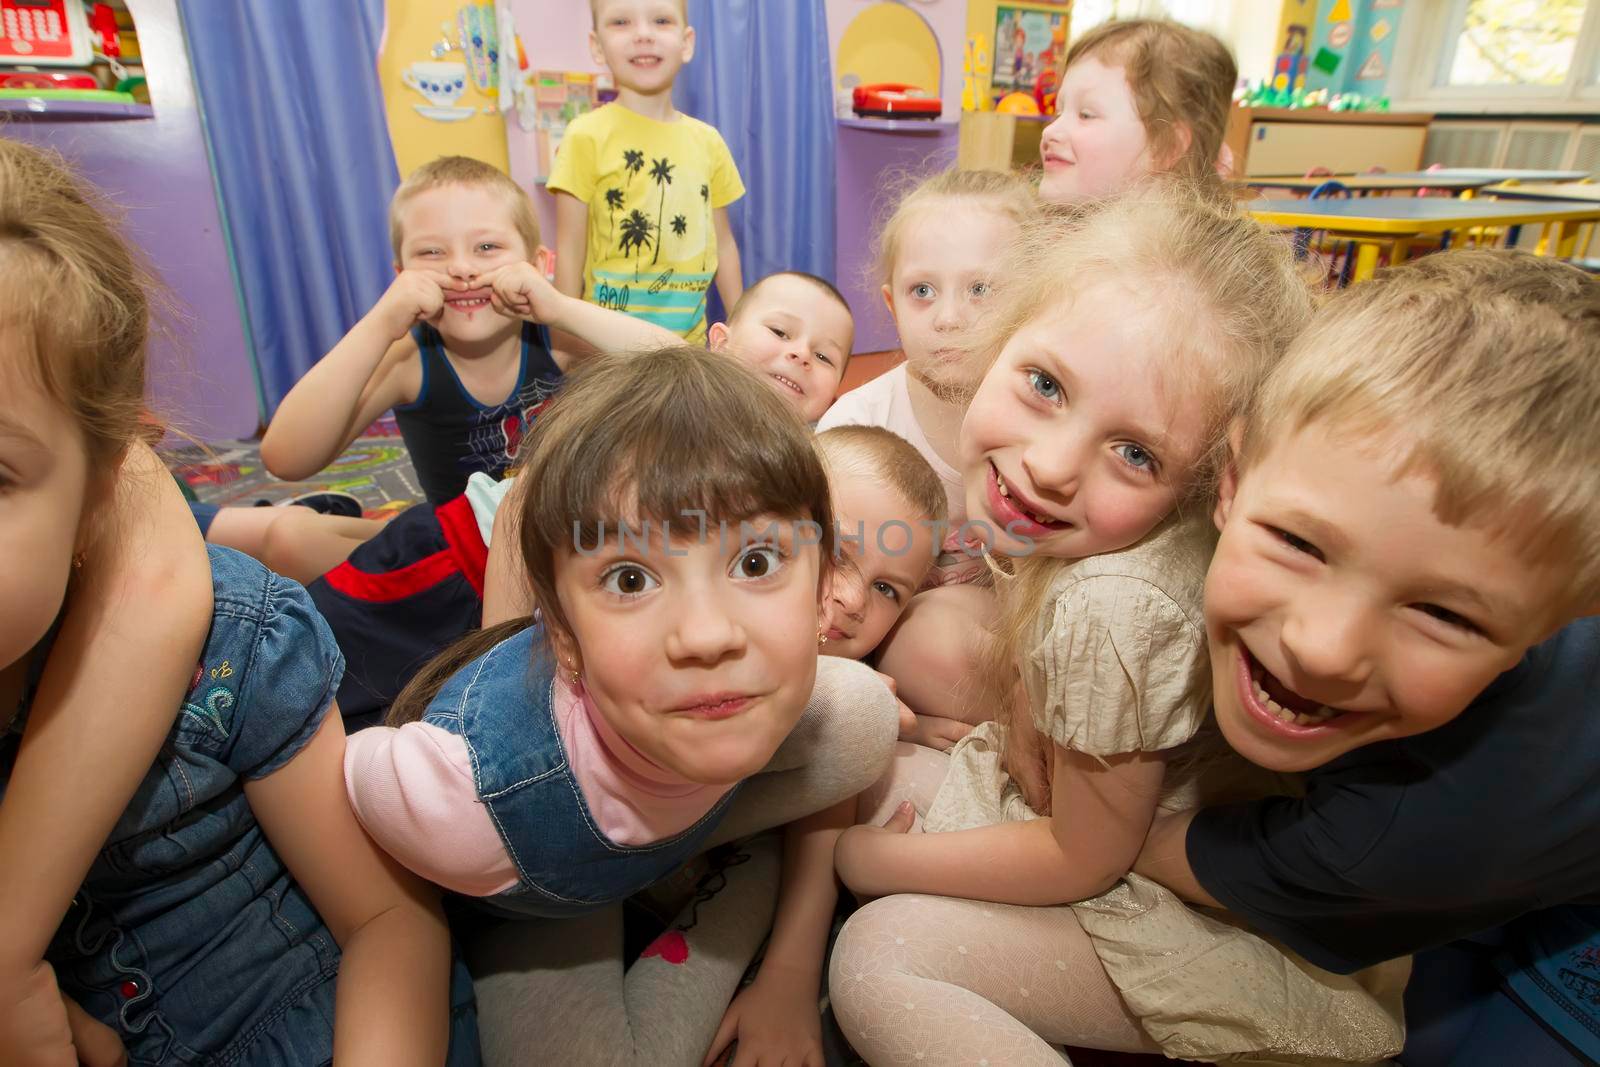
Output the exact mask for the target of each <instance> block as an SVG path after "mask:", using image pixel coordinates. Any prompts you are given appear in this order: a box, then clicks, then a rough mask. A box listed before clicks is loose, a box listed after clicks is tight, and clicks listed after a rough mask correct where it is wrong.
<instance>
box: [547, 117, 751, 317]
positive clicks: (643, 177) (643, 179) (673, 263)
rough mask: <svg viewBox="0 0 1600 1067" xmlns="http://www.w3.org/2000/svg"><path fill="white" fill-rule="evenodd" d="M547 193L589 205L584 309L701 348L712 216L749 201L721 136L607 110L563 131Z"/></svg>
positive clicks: (711, 266)
mask: <svg viewBox="0 0 1600 1067" xmlns="http://www.w3.org/2000/svg"><path fill="white" fill-rule="evenodd" d="M548 188H549V189H550V191H551V192H558V191H559V192H563V193H569V194H571V195H572V196H575V197H577V198H578V199H579V200H582V201H583V202H584V203H586V204H588V205H589V235H588V236H589V244H588V258H587V259H586V260H585V261H584V268H583V296H584V299H585V300H588V301H589V302H590V303H594V304H599V305H600V306H601V307H607V308H611V309H613V310H616V311H625V312H627V313H628V314H630V315H637V316H638V317H639V318H642V319H647V320H649V321H650V322H653V323H655V324H657V325H658V326H664V327H666V328H667V329H669V330H671V331H672V332H674V333H676V334H679V335H681V336H682V337H683V338H684V339H685V340H687V341H690V342H695V343H698V342H700V341H702V340H704V339H705V336H706V290H707V289H708V288H710V286H711V281H712V279H713V278H714V277H715V276H716V273H717V237H716V231H715V230H714V228H713V227H712V221H711V214H712V212H713V211H714V210H716V209H717V208H721V207H727V206H728V205H729V204H731V203H733V202H734V201H735V200H737V199H739V198H740V197H741V196H743V195H744V182H743V181H741V180H740V179H739V168H738V167H736V166H735V165H734V162H733V156H732V154H731V153H729V151H728V146H727V145H726V144H725V143H723V140H722V135H721V134H719V133H718V132H717V131H716V129H715V127H712V126H708V125H707V124H706V123H704V122H701V121H700V120H698V119H692V118H690V117H689V116H687V115H680V116H678V118H677V119H676V120H674V121H672V122H658V121H657V120H655V119H652V118H646V117H645V116H644V115H641V114H639V113H638V112H636V111H630V110H628V109H627V108H625V107H623V106H622V105H621V104H607V105H606V106H604V107H602V108H598V109H597V110H594V111H591V112H589V113H588V114H587V115H582V116H580V117H579V118H578V119H576V120H575V121H574V122H573V123H572V125H570V126H568V127H567V132H566V135H565V136H563V137H562V138H561V147H560V148H559V149H558V150H557V151H556V159H555V164H554V166H553V167H552V168H551V173H550V181H549V184H548Z"/></svg>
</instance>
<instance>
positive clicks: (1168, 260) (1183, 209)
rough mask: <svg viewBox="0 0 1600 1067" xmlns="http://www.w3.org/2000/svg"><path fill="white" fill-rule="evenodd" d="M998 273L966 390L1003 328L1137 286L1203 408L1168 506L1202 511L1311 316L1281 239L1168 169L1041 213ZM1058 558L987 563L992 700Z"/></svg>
mask: <svg viewBox="0 0 1600 1067" xmlns="http://www.w3.org/2000/svg"><path fill="white" fill-rule="evenodd" d="M1004 273H1005V276H1006V277H1007V278H1009V279H1010V281H1009V282H1008V284H1007V286H1006V287H1005V288H1004V289H1002V290H1000V292H999V294H998V299H997V300H996V304H995V306H994V307H993V308H992V309H991V311H990V314H989V315H988V316H987V317H986V318H985V320H984V321H983V323H981V324H980V332H979V333H978V334H977V335H976V336H975V339H974V345H973V348H972V354H971V356H970V362H969V367H968V371H969V374H970V376H971V378H970V382H969V384H968V388H969V389H975V388H976V386H977V384H978V382H979V381H980V380H981V378H982V376H983V374H984V373H986V372H987V371H988V369H989V368H990V367H992V366H993V365H994V363H995V361H996V359H997V358H998V357H999V355H1000V351H1001V349H1003V348H1004V347H1005V345H1006V344H1007V342H1009V341H1010V339H1011V337H1012V335H1014V334H1015V333H1016V332H1017V331H1018V330H1020V329H1022V328H1023V327H1024V326H1026V325H1027V324H1028V323H1030V322H1032V321H1033V320H1034V319H1036V318H1038V317H1039V316H1040V315H1041V314H1045V313H1052V312H1058V311H1060V310H1062V309H1064V308H1066V309H1070V307H1071V304H1072V301H1073V299H1074V298H1075V297H1076V295H1077V294H1078V293H1080V292H1082V291H1083V290H1085V289H1087V288H1089V287H1091V286H1094V285H1097V284H1101V283H1104V282H1107V281H1110V282H1112V283H1116V284H1119V285H1121V286H1122V287H1123V289H1124V290H1125V291H1128V292H1132V293H1136V294H1138V295H1137V298H1136V299H1137V300H1138V307H1137V310H1138V312H1139V313H1140V314H1141V316H1142V317H1144V318H1145V319H1146V320H1147V322H1148V324H1149V327H1150V329H1151V330H1152V331H1156V332H1158V334H1159V336H1160V338H1161V339H1162V344H1161V347H1162V350H1163V351H1164V352H1165V354H1166V356H1167V363H1168V367H1169V368H1170V369H1169V373H1171V374H1173V375H1176V376H1178V378H1179V381H1180V382H1181V383H1182V388H1181V390H1178V389H1175V390H1174V392H1175V393H1176V395H1179V396H1182V397H1183V402H1184V403H1186V404H1197V405H1201V406H1202V407H1203V408H1204V410H1205V413H1206V415H1207V420H1206V421H1207V426H1208V437H1209V439H1208V441H1207V447H1206V448H1205V449H1204V450H1203V451H1202V453H1201V456H1200V459H1199V460H1198V461H1197V463H1196V465H1195V467H1194V469H1193V470H1192V471H1190V472H1188V477H1187V478H1186V480H1185V481H1184V482H1182V483H1179V484H1175V485H1174V486H1173V488H1174V491H1175V492H1176V494H1177V504H1178V506H1179V507H1180V508H1185V509H1192V510H1193V512H1194V513H1195V514H1204V513H1205V512H1206V511H1208V510H1209V506H1208V505H1209V501H1210V497H1211V495H1212V493H1213V492H1214V491H1215V487H1216V484H1217V480H1218V479H1217V476H1218V474H1219V473H1220V470H1221V465H1222V462H1224V461H1225V458H1226V430H1227V425H1228V422H1229V420H1230V419H1231V418H1232V417H1233V416H1234V415H1235V414H1236V413H1237V412H1239V411H1240V410H1242V409H1243V408H1244V406H1245V405H1246V404H1247V403H1248V401H1249V397H1250V395H1251V394H1252V393H1253V392H1254V390H1255V388H1256V386H1257V384H1258V383H1259V382H1260V381H1261V379H1262V378H1263V377H1264V376H1265V375H1266V373H1267V372H1268V371H1269V370H1270V369H1271V368H1272V366H1273V365H1274V364H1275V363H1276V362H1277V361H1278V360H1279V358H1281V356H1282V354H1283V352H1284V351H1285V349H1286V348H1287V347H1288V345H1289V343H1290V342H1291V341H1292V340H1293V339H1294V338H1295V336H1296V335H1298V334H1299V332H1300V330H1301V329H1302V328H1303V327H1304V325H1305V323H1306V321H1307V319H1308V318H1309V316H1310V313H1311V293H1310V290H1309V288H1308V286H1307V285H1306V283H1305V282H1304V281H1303V280H1302V279H1301V277H1300V276H1299V274H1298V273H1297V272H1296V269H1295V265H1294V256H1293V252H1292V250H1291V248H1290V246H1289V243H1288V241H1287V240H1285V239H1284V238H1282V237H1281V236H1279V235H1277V234H1274V233H1271V232H1269V231H1267V230H1266V229H1264V228H1263V227H1261V226H1260V225H1258V224H1257V223H1255V222H1254V221H1252V220H1251V219H1250V218H1248V217H1247V216H1245V215H1244V214H1242V213H1241V212H1240V211H1239V210H1238V209H1237V208H1236V207H1235V206H1234V205H1233V204H1231V203H1230V202H1228V201H1227V200H1226V199H1219V198H1218V197H1217V196H1215V195H1214V194H1213V187H1212V186H1211V185H1207V184H1200V185H1196V184H1193V183H1188V182H1184V181H1181V180H1178V179H1175V178H1171V177H1168V178H1162V179H1158V180H1156V181H1154V182H1151V183H1145V184H1142V185H1140V186H1138V187H1137V188H1135V189H1132V190H1130V191H1128V192H1126V193H1124V194H1122V195H1121V196H1118V197H1115V198H1112V199H1109V200H1104V201H1100V202H1097V203H1093V204H1088V205H1084V206H1082V207H1080V208H1079V209H1077V210H1075V211H1072V212H1063V213H1059V214H1053V215H1051V216H1050V217H1049V218H1047V219H1044V220H1041V221H1040V222H1039V223H1037V224H1036V225H1035V226H1033V227H1032V228H1030V231H1029V232H1028V233H1027V234H1026V235H1025V236H1024V239H1023V241H1022V242H1021V244H1020V245H1019V246H1018V247H1017V248H1016V250H1015V252H1014V254H1013V256H1012V258H1011V259H1010V260H1009V261H1008V262H1007V264H1006V265H1005V268H1004ZM1152 343H1154V342H1152ZM1071 563H1072V561H1071V560H1064V559H1055V558H1051V557H1045V556H1033V557H1030V558H1026V559H1015V560H1009V561H999V565H998V567H997V569H998V570H1000V571H1001V575H1002V576H1001V577H1000V578H999V580H998V581H997V583H996V590H997V596H998V599H999V606H1000V621H999V624H998V626H997V628H996V635H997V636H996V638H995V640H994V641H993V642H992V643H991V645H990V647H989V648H988V649H987V650H986V651H985V653H984V654H983V656H982V668H981V670H980V679H979V682H980V685H981V687H982V693H983V699H986V700H990V701H993V702H994V703H993V704H992V706H995V707H1002V708H1008V707H1010V706H1011V694H1012V692H1013V690H1014V689H1015V686H1016V683H1017V680H1018V677H1017V664H1018V663H1019V662H1022V658H1021V657H1022V656H1023V655H1024V654H1025V653H1026V652H1027V651H1028V649H1029V642H1030V641H1031V640H1032V636H1033V633H1034V629H1035V626H1036V625H1037V621H1038V619H1039V618H1040V616H1041V615H1042V614H1043V613H1044V612H1045V611H1046V610H1047V608H1048V605H1047V603H1046V600H1047V598H1048V596H1049V593H1050V587H1051V585H1052V584H1053V582H1054V580H1055V577H1056V575H1057V574H1059V573H1060V571H1061V570H1062V568H1064V567H1067V566H1070V565H1071ZM1014 733H1015V736H1016V742H1015V744H1009V745H1008V755H1007V758H1008V760H1011V761H1013V762H1014V761H1016V760H1018V759H1023V758H1028V759H1040V758H1042V751H1041V749H1040V747H1039V743H1038V739H1037V737H1035V736H1034V732H1033V731H1032V730H1031V729H1028V728H1026V727H1024V728H1022V729H1019V730H1017V731H1015V732H1014ZM1030 738H1031V739H1032V740H1031V741H1030ZM1029 799H1030V801H1031V800H1035V799H1036V798H1033V797H1030V798H1029Z"/></svg>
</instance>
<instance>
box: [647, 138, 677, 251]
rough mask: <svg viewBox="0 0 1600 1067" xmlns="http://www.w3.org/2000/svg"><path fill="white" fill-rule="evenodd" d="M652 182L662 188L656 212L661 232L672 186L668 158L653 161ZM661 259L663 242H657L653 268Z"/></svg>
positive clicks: (657, 224) (657, 229)
mask: <svg viewBox="0 0 1600 1067" xmlns="http://www.w3.org/2000/svg"><path fill="white" fill-rule="evenodd" d="M650 180H651V181H653V182H655V183H656V184H657V185H659V186H660V187H661V206H660V207H659V208H658V209H657V210H656V232H658V233H659V232H660V230H661V223H662V221H663V220H664V219H665V218H666V215H667V186H669V185H671V184H672V164H671V163H669V162H667V160H666V158H665V157H663V158H661V159H657V160H652V161H651V163H650ZM660 258H661V242H660V241H657V242H656V254H655V255H654V256H652V257H651V258H650V264H651V266H654V265H655V264H656V262H657V261H658V260H659V259H660Z"/></svg>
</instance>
